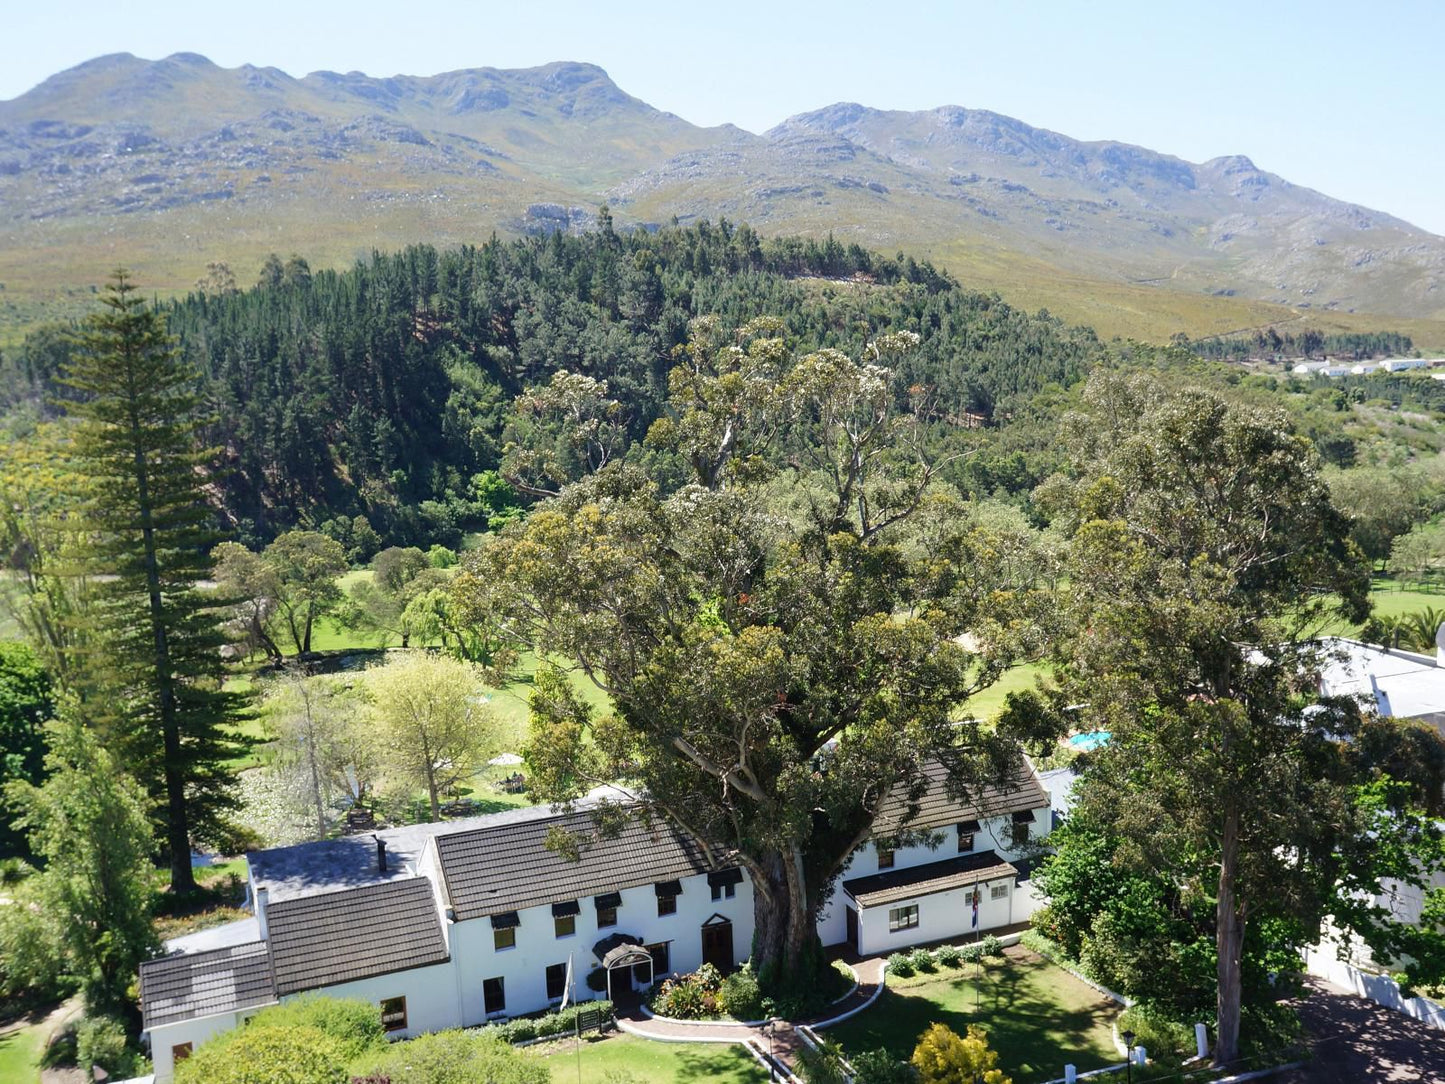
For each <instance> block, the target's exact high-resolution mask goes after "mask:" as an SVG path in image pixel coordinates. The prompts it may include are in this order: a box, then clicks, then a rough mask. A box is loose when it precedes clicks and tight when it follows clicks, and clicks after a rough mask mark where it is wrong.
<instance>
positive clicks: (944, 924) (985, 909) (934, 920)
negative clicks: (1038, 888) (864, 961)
mask: <svg viewBox="0 0 1445 1084" xmlns="http://www.w3.org/2000/svg"><path fill="white" fill-rule="evenodd" d="M994 885H1007V886H1008V887H1009V892H1008V895H1006V896H1005V897H1004V898H1003V899H1001V900H996V899H993V898H991V894H990V892H989V889H990V887H991V886H994ZM975 888H977V889H978V890H979V892H980V894H981V895H982V897H983V898H982V899H980V900H979V903H978V931H977V932H978V934H979V936H983V935H984V934H986V933H987V932H988V931H989V930H991V929H993V928H994V927H996V926H1007V925H1009V924H1010V923H1011V922H1014V921H1015V919H1014V918H1013V897H1014V895H1015V894H1016V893H1017V889H1015V888H1014V887H1013V878H1012V877H996V878H994V879H993V880H992V881H980V882H979V883H978V884H977V885H969V886H967V887H966V888H955V889H953V890H952V891H950V892H938V893H935V894H934V895H931V896H919V897H918V898H916V899H907V900H896V901H894V902H893V903H888V904H879V905H878V906H877V907H869V908H868V909H867V910H865V911H862V912H861V913H860V915H859V920H858V951H859V953H860V954H862V955H865V956H867V955H873V954H885V953H890V952H897V951H898V950H899V949H904V948H907V947H908V946H910V945H918V944H922V943H924V942H927V941H943V940H946V939H948V938H960V939H962V938H963V937H964V936H965V935H967V936H969V937H971V936H972V935H973V933H974V929H973V926H972V922H973V890H974V889H975ZM913 904H916V905H917V907H918V925H917V926H914V927H913V928H912V929H907V930H899V931H897V932H896V933H891V932H889V929H888V912H889V911H890V910H892V909H894V908H897V907H907V906H909V905H913Z"/></svg>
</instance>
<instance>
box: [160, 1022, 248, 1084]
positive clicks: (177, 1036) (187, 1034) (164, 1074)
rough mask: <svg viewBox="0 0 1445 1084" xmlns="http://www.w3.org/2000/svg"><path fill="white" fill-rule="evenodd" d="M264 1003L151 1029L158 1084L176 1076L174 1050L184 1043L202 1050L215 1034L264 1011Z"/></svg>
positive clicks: (163, 1083)
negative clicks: (202, 1046)
mask: <svg viewBox="0 0 1445 1084" xmlns="http://www.w3.org/2000/svg"><path fill="white" fill-rule="evenodd" d="M263 1008H265V1006H264V1005H257V1006H255V1007H254V1008H249V1009H240V1010H238V1011H236V1012H223V1013H217V1014H216V1015H215V1016H200V1017H197V1018H196V1019H194V1020H178V1021H176V1022H175V1023H174V1024H162V1025H160V1026H159V1027H154V1028H151V1029H150V1032H149V1034H150V1040H151V1065H152V1066H153V1072H154V1073H155V1077H156V1084H165V1082H166V1081H168V1080H170V1079H171V1077H172V1076H174V1075H175V1070H176V1067H175V1063H174V1062H173V1061H172V1060H171V1050H172V1048H174V1047H177V1046H180V1045H181V1044H182V1043H190V1044H191V1047H192V1049H194V1050H199V1049H200V1048H201V1044H202V1043H204V1042H205V1041H206V1040H207V1039H209V1038H211V1037H212V1036H214V1035H219V1034H220V1033H221V1032H223V1031H230V1030H231V1029H232V1028H234V1027H239V1026H240V1024H241V1021H243V1020H245V1019H247V1018H248V1017H250V1016H253V1015H254V1014H256V1013H258V1012H260V1011H261V1009H263Z"/></svg>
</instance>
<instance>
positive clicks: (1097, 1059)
mask: <svg viewBox="0 0 1445 1084" xmlns="http://www.w3.org/2000/svg"><path fill="white" fill-rule="evenodd" d="M1060 976H1062V977H1060ZM1074 986H1078V987H1079V989H1078V990H1074V989H1073V987H1074ZM1071 995H1072V996H1071ZM1117 1012H1118V1007H1117V1006H1116V1005H1114V1004H1113V1003H1112V1002H1110V1001H1107V1000H1105V999H1103V998H1100V997H1098V995H1096V994H1094V992H1093V991H1092V990H1089V989H1088V988H1087V987H1085V986H1083V985H1082V984H1081V983H1078V982H1077V980H1075V979H1074V978H1073V977H1072V976H1069V975H1066V974H1064V973H1063V972H1059V971H1057V970H1056V969H1053V968H1049V967H1047V966H1040V965H1037V964H1029V963H1024V962H1019V961H1014V962H1010V964H1009V965H1007V966H1005V967H994V968H988V969H986V970H985V971H984V973H983V975H982V976H981V977H980V978H974V977H972V976H967V977H965V976H960V977H957V978H949V977H948V976H947V975H946V974H944V973H940V974H939V977H938V981H936V982H930V983H927V984H924V985H918V986H911V987H908V988H905V989H903V990H894V989H885V991H884V992H883V995H882V997H881V998H880V999H879V1002H878V1004H876V1005H874V1006H873V1007H872V1008H871V1009H869V1010H868V1011H866V1012H864V1013H861V1014H860V1015H858V1016H856V1017H854V1018H853V1019H852V1020H849V1021H847V1022H846V1023H844V1024H840V1025H839V1026H838V1027H836V1028H831V1029H829V1032H830V1035H831V1037H832V1038H834V1039H836V1040H838V1041H839V1042H841V1043H842V1044H843V1047H844V1049H845V1050H846V1051H848V1052H850V1053H857V1052H860V1051H863V1050H871V1049H874V1048H876V1047H880V1046H881V1047H884V1048H886V1049H887V1050H888V1051H889V1053H891V1054H892V1055H893V1056H894V1057H897V1058H902V1059H906V1058H908V1057H909V1056H910V1055H911V1054H912V1053H913V1047H914V1045H915V1044H916V1043H917V1041H918V1037H919V1036H920V1035H921V1034H922V1033H923V1032H924V1031H925V1030H926V1029H927V1028H928V1026H929V1025H930V1024H933V1023H940V1024H944V1025H946V1026H947V1027H949V1028H952V1029H953V1030H954V1031H956V1032H957V1033H958V1034H960V1035H962V1034H964V1033H965V1032H966V1031H967V1029H968V1025H969V1024H979V1025H981V1026H982V1027H983V1028H984V1029H985V1030H986V1031H987V1032H988V1039H989V1045H990V1046H992V1047H993V1048H994V1049H995V1050H996V1051H998V1054H999V1067H1000V1068H1001V1069H1003V1070H1004V1072H1006V1073H1008V1074H1009V1075H1011V1076H1012V1077H1013V1078H1014V1081H1015V1084H1028V1082H1029V1081H1035V1080H1049V1079H1052V1078H1054V1077H1059V1076H1062V1075H1063V1071H1064V1063H1065V1062H1071V1063H1072V1064H1074V1065H1075V1066H1077V1067H1078V1069H1079V1070H1080V1071H1081V1072H1082V1071H1084V1070H1087V1069H1097V1068H1101V1067H1103V1066H1105V1065H1109V1064H1112V1063H1113V1062H1115V1061H1116V1060H1118V1059H1117V1058H1115V1057H1113V1055H1112V1052H1111V1051H1110V1050H1109V1047H1108V1045H1107V1044H1108V1042H1109V1024H1110V1022H1111V1021H1112V1020H1113V1018H1114V1016H1115V1014H1116V1013H1117Z"/></svg>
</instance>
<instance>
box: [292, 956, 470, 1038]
mask: <svg viewBox="0 0 1445 1084" xmlns="http://www.w3.org/2000/svg"><path fill="white" fill-rule="evenodd" d="M304 997H334V998H346V997H354V998H357V999H358V1000H361V1001H369V1002H370V1003H371V1004H373V1005H380V1004H381V1002H382V1001H384V1000H386V999H387V998H391V997H404V998H406V1024H407V1026H406V1029H405V1030H404V1031H393V1032H390V1033H389V1034H390V1036H391V1038H393V1039H410V1038H411V1037H412V1036H414V1035H420V1034H421V1033H422V1032H424V1031H441V1030H443V1029H445V1028H454V1027H460V1026H461V1023H462V1019H461V1012H460V1011H459V1009H458V1006H457V977H456V967H455V964H454V962H449V963H444V964H433V965H432V966H431V967H414V968H411V969H410V970H408V971H393V972H392V973H391V974H390V975H376V976H374V977H372V978H369V979H357V980H356V981H355V982H343V983H339V984H337V985H336V986H324V987H322V988H321V989H319V990H306V991H304V992H301V993H295V994H287V995H286V996H285V997H283V998H282V999H281V1001H282V1003H283V1004H284V1003H287V1002H291V1001H296V1000H298V999H299V998H304Z"/></svg>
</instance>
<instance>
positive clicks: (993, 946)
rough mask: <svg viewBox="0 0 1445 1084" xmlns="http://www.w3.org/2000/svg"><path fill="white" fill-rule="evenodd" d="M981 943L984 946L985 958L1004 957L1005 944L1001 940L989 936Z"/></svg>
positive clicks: (991, 935)
mask: <svg viewBox="0 0 1445 1084" xmlns="http://www.w3.org/2000/svg"><path fill="white" fill-rule="evenodd" d="M981 943H982V946H983V954H984V955H985V956H1002V955H1003V942H1002V941H1000V940H999V939H998V938H997V937H995V936H994V935H993V934H989V935H988V936H987V937H985V938H984V939H983V941H982V942H981Z"/></svg>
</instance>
